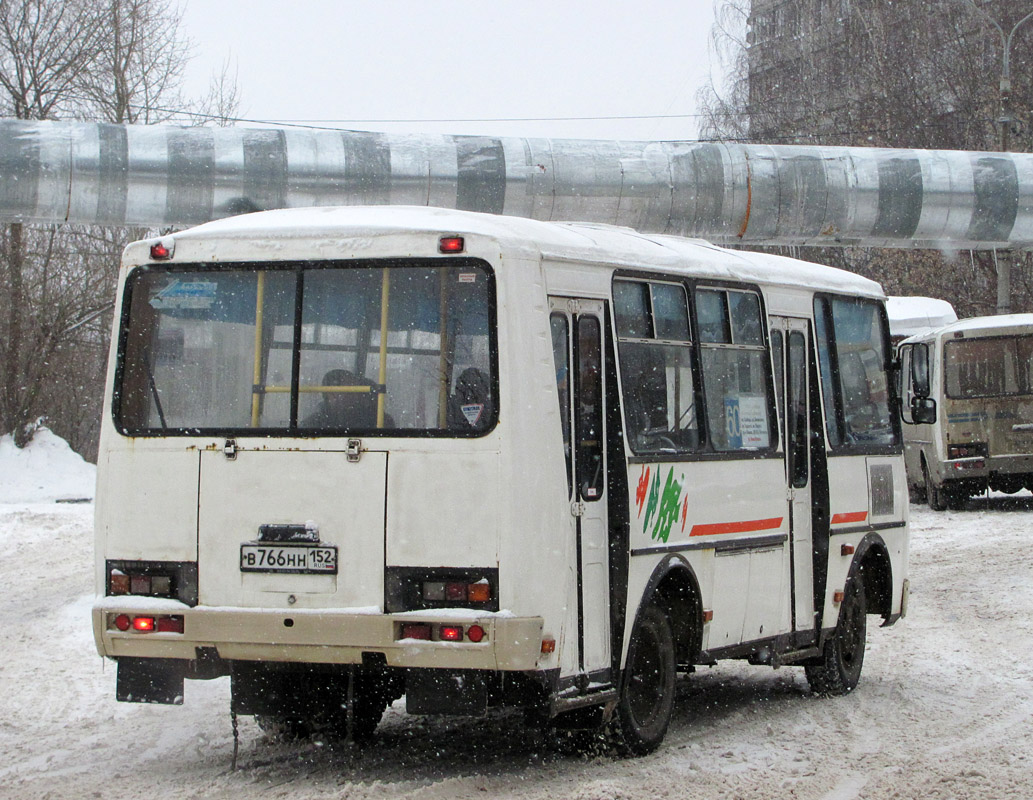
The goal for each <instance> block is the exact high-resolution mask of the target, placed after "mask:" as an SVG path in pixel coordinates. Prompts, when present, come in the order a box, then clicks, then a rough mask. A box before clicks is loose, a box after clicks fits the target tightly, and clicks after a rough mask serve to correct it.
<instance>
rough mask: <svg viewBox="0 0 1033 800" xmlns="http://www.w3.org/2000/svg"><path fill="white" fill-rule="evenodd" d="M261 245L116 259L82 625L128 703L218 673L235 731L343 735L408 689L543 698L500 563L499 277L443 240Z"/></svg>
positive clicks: (429, 704) (365, 725) (513, 700)
mask: <svg viewBox="0 0 1033 800" xmlns="http://www.w3.org/2000/svg"><path fill="white" fill-rule="evenodd" d="M385 239H387V240H390V237H385ZM378 248H381V249H383V251H384V252H391V251H400V252H406V253H409V254H410V255H409V256H408V257H405V258H384V257H377V253H378V252H379V251H378ZM253 250H254V248H251V250H249V249H248V247H247V246H245V245H244V244H242V243H240V242H239V241H236V240H234V241H232V242H229V243H221V244H212V243H211V242H210V241H208V240H206V239H205V238H204V237H203V236H190V235H185V236H182V237H179V239H178V240H165V241H164V242H157V243H151V245H143V244H140V245H134V246H133V247H131V248H130V249H129V250H128V251H127V255H126V265H127V269H126V270H124V272H127V276H126V279H125V281H124V285H123V287H122V289H121V290H120V295H119V296H120V301H119V303H120V305H119V315H118V316H119V319H120V323H119V326H118V327H117V335H116V337H115V338H116V341H115V342H114V344H113V358H112V367H111V371H110V372H111V374H110V398H109V408H108V410H107V413H106V415H105V429H104V432H103V434H102V449H101V461H100V464H99V474H100V479H99V487H98V501H97V581H98V590H99V592H98V593H99V594H100V595H101V597H100V598H99V599H98V602H97V603H96V605H95V608H94V615H93V622H94V630H95V638H96V642H97V647H98V649H99V651H100V653H101V654H102V655H104V656H107V657H110V658H113V659H115V660H116V661H117V662H118V674H117V697H118V699H119V700H124V701H138V702H158V703H180V702H182V699H183V686H184V679H191V678H199V679H203V678H211V677H216V676H221V675H227V674H229V675H231V676H232V685H233V708H234V710H235V711H237V712H239V713H244V714H255V715H257V716H259V717H260V719H262V720H264V721H270V722H272V723H273V724H276V725H282V726H287V727H289V728H291V729H293V730H294V731H296V732H304V731H305V730H312V729H316V728H319V727H328V728H336V729H339V730H340V729H342V728H344V727H345V726H346V725H348V726H351V727H350V728H349V729H350V730H353V731H354V733H355V734H356V735H362V734H368V733H369V732H370V731H371V730H372V728H373V727H374V726H375V725H376V722H377V720H378V719H379V717H380V714H381V713H382V711H383V710H384V707H385V705H386V704H387V703H389V702H390V701H391V700H393V699H395V698H397V697H398V696H400V695H401V693H402V692H403V690H404V691H405V693H406V695H407V703H408V708H409V710H410V711H415V712H417V713H420V712H437V711H446V712H451V713H456V712H459V713H463V712H465V713H472V712H478V711H480V710H483V709H484V708H485V707H486V706H487V705H490V704H494V705H499V704H514V705H529V704H530V705H534V704H537V703H540V702H541V701H542V700H543V698H545V697H546V696H547V694H548V691H549V689H548V684H549V682H550V680H552V679H554V677H555V674H556V669H555V661H554V659H555V656H554V655H553V654H552V652H551V651H552V646H551V643H550V640H549V638H548V636H544V642H543V624H544V623H543V618H542V616H541V615H540V614H527V613H525V614H523V615H521V614H520V612H519V610H517V611H514V610H513V606H512V605H511V600H512V598H511V597H507V595H506V589H505V587H506V586H507V585H508V586H511V587H512V586H513V585H514V584H515V583H516V582H517V581H516V579H515V576H513V575H507V574H506V570H507V568H508V567H507V564H506V563H504V562H503V560H501V559H500V557H499V549H500V548H499V533H498V531H499V522H498V513H499V512H498V508H499V505H500V486H499V484H500V481H501V479H502V478H501V470H500V466H499V458H500V447H501V445H500V433H499V430H500V428H499V425H498V419H499V413H498V402H497V398H498V397H499V376H498V371H499V369H498V363H499V357H498V342H497V334H496V307H497V306H496V304H497V297H496V278H497V276H496V274H495V271H494V269H493V267H492V265H490V264H489V263H488V262H487V261H486V260H485V259H484V258H479V257H475V256H473V255H471V254H470V252H469V249H468V246H467V245H466V243H464V241H463V239H462V238H461V237H454V236H444V237H442V236H437V235H432V234H412V235H410V236H408V237H407V238H406V239H405V240H404V241H402V240H395V241H394V242H393V244H392V243H391V242H390V241H387V243H384V242H383V241H380V240H374V239H372V238H370V239H368V242H367V254H368V255H365V256H364V257H355V256H354V255H353V256H350V257H347V258H344V257H342V258H341V259H339V260H335V259H333V258H318V259H317V258H312V259H309V260H304V261H298V260H270V258H271V257H270V255H269V254H270V253H273V254H274V257H275V254H279V253H282V252H284V248H283V247H281V246H278V247H266V248H264V249H263V248H258V250H259V252H260V255H258V256H257V258H256V257H250V258H249V257H248V254H249V253H252V251H253ZM495 252H496V253H498V250H497V249H496V250H495ZM514 568H517V567H514ZM519 568H523V567H519ZM525 595H526V593H525ZM348 698H351V700H352V701H351V702H349V701H348Z"/></svg>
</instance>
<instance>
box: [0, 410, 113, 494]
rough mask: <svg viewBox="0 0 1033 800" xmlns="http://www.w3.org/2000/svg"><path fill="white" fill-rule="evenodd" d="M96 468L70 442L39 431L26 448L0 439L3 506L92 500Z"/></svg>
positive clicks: (0, 478)
mask: <svg viewBox="0 0 1033 800" xmlns="http://www.w3.org/2000/svg"><path fill="white" fill-rule="evenodd" d="M96 474H97V468H96V467H95V466H93V464H89V463H87V462H86V461H84V460H83V457H82V456H80V455H79V454H78V453H76V452H75V451H74V450H72V448H71V447H69V446H68V443H67V442H66V441H65V440H64V439H62V438H60V437H59V436H55V435H54V434H53V433H52V432H51V431H50V430H48V429H47V428H40V429H39V430H38V431H37V432H36V435H35V436H34V437H33V439H32V441H31V442H29V444H28V446H27V447H25V448H24V449H21V450H19V449H18V448H17V447H15V446H14V439H13V437H12V436H11V435H10V434H5V435H4V436H0V504H15V503H52V502H54V501H55V500H83V499H89V500H92V499H93V489H94V483H95V482H96Z"/></svg>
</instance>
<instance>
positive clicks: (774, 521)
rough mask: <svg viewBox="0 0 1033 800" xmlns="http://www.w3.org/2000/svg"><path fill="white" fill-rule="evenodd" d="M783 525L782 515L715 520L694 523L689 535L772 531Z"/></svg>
mask: <svg viewBox="0 0 1033 800" xmlns="http://www.w3.org/2000/svg"><path fill="white" fill-rule="evenodd" d="M781 527H782V517H772V518H771V519H748V520H746V521H745V522H714V523H711V524H710V525H693V526H692V530H691V531H690V532H689V536H713V535H715V534H719V533H752V532H753V531H770V530H772V529H774V528H781Z"/></svg>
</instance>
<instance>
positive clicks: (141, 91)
mask: <svg viewBox="0 0 1033 800" xmlns="http://www.w3.org/2000/svg"><path fill="white" fill-rule="evenodd" d="M180 20H181V12H180V11H179V9H178V7H176V6H175V5H173V4H172V3H171V2H170V0H0V114H3V115H7V116H16V117H18V118H21V119H58V118H73V119H90V120H103V121H107V122H114V123H127V124H129V123H133V124H142V123H153V122H161V121H164V120H167V119H169V118H171V117H173V116H182V115H183V114H184V113H187V112H189V111H190V110H200V111H201V112H202V113H203V114H204V115H206V116H208V115H212V114H216V113H218V114H222V115H223V116H224V117H232V116H233V115H234V114H235V113H236V108H237V104H238V103H239V92H238V90H237V88H236V85H235V79H231V78H230V77H229V74H228V66H227V67H226V68H225V69H224V71H223V75H222V77H221V78H220V79H215V80H213V88H212V89H211V90H210V91H209V94H208V95H207V96H206V97H204V98H201V99H200V101H196V102H194V103H187V102H186V101H184V99H183V93H182V86H183V74H184V69H185V66H186V64H187V61H188V60H189V58H190V43H189V42H188V41H187V40H186V39H185V38H184V37H183V36H182V35H181V34H180V30H179V28H180ZM142 233H143V232H142V231H139V230H135V231H131V232H130V231H127V230H126V229H103V228H96V227H83V226H68V225H64V226H57V227H55V226H46V227H45V226H30V225H23V224H21V223H15V224H11V225H7V226H4V227H3V229H2V230H0V309H3V311H2V312H0V432H5V431H10V432H13V433H14V435H15V442H16V444H18V445H19V446H23V445H24V444H25V443H27V442H28V441H29V440H30V439H31V437H32V434H33V432H34V430H35V427H34V421H35V420H36V419H38V418H40V417H41V416H46V417H47V418H48V421H49V424H50V425H51V426H52V427H53V428H54V430H55V432H57V433H59V434H60V435H62V436H64V437H65V438H66V439H68V441H69V442H70V443H71V444H72V446H73V447H74V448H75V449H76V450H78V451H79V452H80V453H83V454H84V455H86V456H87V457H90V456H92V455H93V453H94V452H95V448H96V435H97V431H98V424H99V411H100V404H101V397H102V380H103V379H102V376H103V372H104V363H105V360H106V356H107V351H108V335H109V334H108V330H109V329H110V323H111V312H112V300H113V298H114V285H115V277H116V274H117V267H118V259H119V254H120V253H121V250H122V248H123V247H124V246H125V243H126V241H127V240H128V239H129V238H139V236H140V235H141V234H142Z"/></svg>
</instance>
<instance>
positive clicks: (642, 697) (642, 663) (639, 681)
mask: <svg viewBox="0 0 1033 800" xmlns="http://www.w3.org/2000/svg"><path fill="white" fill-rule="evenodd" d="M675 670H676V666H675V658H674V637H673V636H672V634H671V623H670V621H669V620H668V619H667V614H665V613H664V612H663V611H662V610H661V609H660V608H658V607H657V606H655V605H649V606H646V607H645V608H644V609H643V610H642V613H641V615H640V616H639V619H638V624H637V625H636V626H635V632H634V633H633V634H632V635H631V645H630V647H629V648H628V663H627V666H625V668H624V674H623V676H622V682H621V693H620V699H619V701H618V702H617V709H616V711H615V713H614V719H613V720H612V721H611V734H612V737H613V742H614V746H615V747H616V749H617V751H618V752H619V753H621V754H622V755H634V756H644V755H646V754H647V753H651V752H653V750H655V749H656V748H657V747H659V745H660V743H661V742H662V741H663V739H664V736H665V735H666V734H667V727H668V725H670V723H671V716H672V714H673V712H674V686H675Z"/></svg>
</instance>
